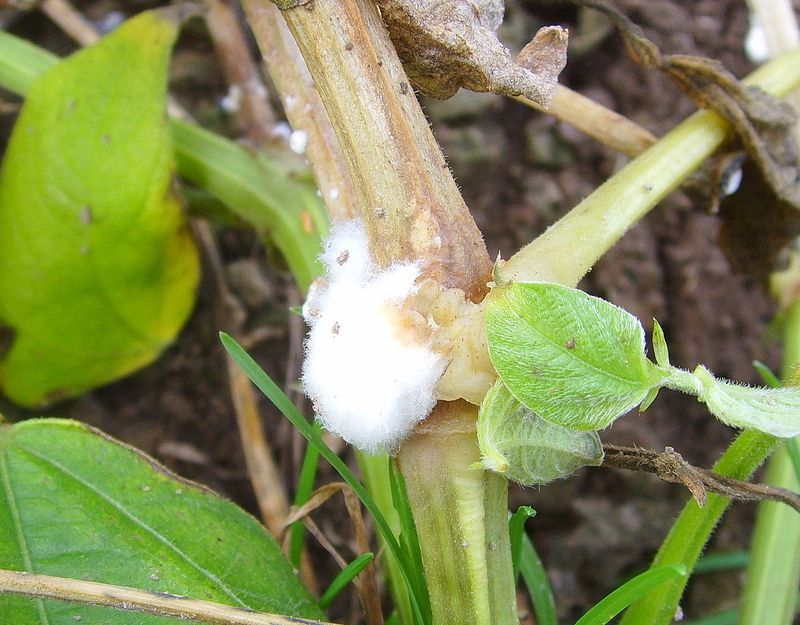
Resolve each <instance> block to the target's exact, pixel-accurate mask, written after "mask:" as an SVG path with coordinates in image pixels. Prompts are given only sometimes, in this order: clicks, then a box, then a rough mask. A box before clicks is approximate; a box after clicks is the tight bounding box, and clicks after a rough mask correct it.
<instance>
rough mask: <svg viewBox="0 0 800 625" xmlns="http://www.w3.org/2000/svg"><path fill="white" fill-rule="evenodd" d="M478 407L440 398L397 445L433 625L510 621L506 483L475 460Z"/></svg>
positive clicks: (504, 624) (512, 600) (503, 624)
mask: <svg viewBox="0 0 800 625" xmlns="http://www.w3.org/2000/svg"><path fill="white" fill-rule="evenodd" d="M476 419H477V408H476V407H475V406H472V405H470V404H467V403H466V402H447V403H445V402H442V403H440V404H439V406H438V407H437V409H436V410H435V411H434V414H432V415H431V416H430V417H428V419H427V420H426V421H425V422H424V423H423V425H422V426H421V427H420V428H418V431H417V433H416V435H415V436H414V437H413V438H412V439H411V440H409V441H408V442H407V443H406V444H404V445H403V447H402V448H401V450H400V454H399V455H398V464H399V466H400V469H401V471H402V473H403V476H404V477H405V480H406V489H407V491H408V498H409V501H410V503H411V509H412V511H413V515H414V523H415V524H416V527H417V535H418V537H419V543H420V548H421V550H422V562H423V566H424V569H425V577H426V580H427V583H428V590H429V593H430V599H431V609H432V612H433V622H434V623H435V624H436V625H463V624H464V623H474V624H476V625H516V624H517V623H518V620H517V615H516V595H515V591H514V586H515V584H514V579H513V572H512V568H511V549H510V541H509V535H508V485H507V482H506V480H505V479H503V478H502V477H499V476H497V475H495V474H494V473H492V472H490V471H480V470H475V469H472V468H471V466H472V465H473V463H475V462H478V461H479V460H480V452H479V450H478V444H477V440H476V435H475V421H476Z"/></svg>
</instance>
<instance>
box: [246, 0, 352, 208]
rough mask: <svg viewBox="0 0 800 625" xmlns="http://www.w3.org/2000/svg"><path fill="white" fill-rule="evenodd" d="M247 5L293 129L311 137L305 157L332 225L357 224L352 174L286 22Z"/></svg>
mask: <svg viewBox="0 0 800 625" xmlns="http://www.w3.org/2000/svg"><path fill="white" fill-rule="evenodd" d="M242 5H243V7H244V10H245V12H246V13H247V20H248V22H249V23H250V27H251V28H252V30H253V33H254V34H255V36H256V39H257V41H258V46H259V48H260V50H261V54H262V56H263V58H264V62H265V63H266V66H267V70H268V72H269V75H270V77H271V78H272V81H273V83H274V84H275V89H276V90H277V92H278V94H279V95H280V97H281V102H283V106H284V112H285V114H286V117H287V119H288V120H289V123H290V124H291V125H292V127H293V128H295V129H296V130H301V131H303V132H305V133H306V136H307V138H308V145H307V147H306V150H305V153H306V155H307V156H308V160H309V162H310V163H311V168H312V169H313V171H314V177H315V178H316V181H317V186H318V188H319V190H320V193H321V194H322V198H323V200H324V202H325V206H326V207H327V209H328V215H329V216H330V218H331V220H332V221H343V220H346V219H352V217H353V216H354V215H355V208H356V194H355V187H354V186H353V182H352V178H351V177H350V172H349V171H348V170H347V166H346V165H345V162H344V156H343V155H342V151H341V148H340V147H339V141H338V140H337V138H336V135H335V134H334V132H333V128H332V127H331V123H330V120H329V119H328V114H327V112H326V111H325V107H324V106H323V105H322V101H321V100H320V97H319V93H318V92H317V89H316V87H315V86H314V80H313V79H312V78H311V75H310V74H309V73H308V68H307V67H306V64H305V61H304V60H303V57H302V55H301V54H300V50H299V49H298V47H297V44H296V43H295V41H294V38H293V37H292V34H291V33H290V32H289V29H288V27H287V26H286V22H285V21H284V19H283V17H282V16H281V13H280V11H279V10H278V9H277V8H276V7H275V6H274V5H273V4H272V3H271V2H264V1H263V0H243V2H242Z"/></svg>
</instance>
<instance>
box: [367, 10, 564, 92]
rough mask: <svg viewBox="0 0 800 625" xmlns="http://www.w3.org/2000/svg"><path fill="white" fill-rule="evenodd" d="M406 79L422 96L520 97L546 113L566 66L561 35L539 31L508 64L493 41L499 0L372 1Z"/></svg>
mask: <svg viewBox="0 0 800 625" xmlns="http://www.w3.org/2000/svg"><path fill="white" fill-rule="evenodd" d="M378 5H379V6H380V9H381V15H382V16H383V21H384V23H385V24H386V27H387V28H388V30H389V35H390V36H391V38H392V42H393V43H394V45H395V47H396V48H397V52H398V54H399V55H400V58H401V60H402V61H403V65H404V67H405V70H406V73H407V74H408V76H409V78H410V79H411V81H412V82H413V83H414V85H415V86H416V87H417V88H418V89H419V90H420V91H421V92H422V93H423V94H425V95H427V96H429V97H432V98H437V99H441V100H444V99H446V98H449V97H450V96H452V95H453V94H455V92H456V91H458V89H459V88H461V87H465V88H466V89H471V90H472V91H480V92H491V93H498V94H507V95H523V96H525V97H527V98H529V99H531V100H533V101H534V102H536V103H537V104H539V105H540V106H543V107H546V106H547V104H548V103H549V102H550V100H551V99H552V97H553V93H554V91H555V86H556V78H557V76H558V74H559V72H560V71H561V70H562V69H563V68H564V65H565V64H566V58H567V57H566V55H567V31H566V30H564V29H563V28H560V27H557V26H551V27H546V28H542V29H540V30H539V32H537V33H536V36H535V37H534V38H533V41H531V42H530V43H529V44H528V45H527V46H525V48H524V49H523V50H522V52H521V53H520V55H519V57H517V59H516V60H514V59H513V58H512V57H511V53H510V52H509V51H508V49H507V48H506V47H505V46H504V45H503V44H502V43H500V41H499V40H498V39H497V29H498V28H499V26H500V24H501V23H502V21H503V13H504V4H503V0H378Z"/></svg>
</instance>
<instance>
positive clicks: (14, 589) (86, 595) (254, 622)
mask: <svg viewBox="0 0 800 625" xmlns="http://www.w3.org/2000/svg"><path fill="white" fill-rule="evenodd" d="M5 593H10V594H16V595H24V596H28V597H39V598H43V599H57V600H60V601H71V602H74V603H82V604H88V605H94V606H103V607H109V608H116V609H117V610H126V611H129V612H145V613H148V614H155V615H158V616H168V617H174V618H178V619H180V620H182V621H184V620H185V621H192V622H195V623H204V624H207V625H333V624H331V623H324V622H322V621H314V620H310V619H301V618H295V617H288V616H281V615H278V614H264V613H258V612H252V611H250V610H242V609H240V608H234V607H231V606H227V605H222V604H219V603H212V602H210V601H200V600H197V599H187V598H186V597H178V596H175V595H168V594H165V593H161V592H148V591H146V590H138V589H136V588H127V587H125V586H113V585H111V584H100V583H97V582H87V581H83V580H78V579H68V578H64V577H52V576H50V575H34V574H32V573H18V572H16V571H4V570H0V594H5Z"/></svg>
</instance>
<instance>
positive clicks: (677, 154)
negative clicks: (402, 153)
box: [503, 49, 800, 286]
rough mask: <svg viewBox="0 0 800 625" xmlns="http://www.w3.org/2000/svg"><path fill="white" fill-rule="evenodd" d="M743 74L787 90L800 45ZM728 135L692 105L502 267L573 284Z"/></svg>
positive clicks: (508, 274)
mask: <svg viewBox="0 0 800 625" xmlns="http://www.w3.org/2000/svg"><path fill="white" fill-rule="evenodd" d="M745 82H747V83H748V84H752V85H757V86H759V87H761V88H762V89H764V90H765V91H768V92H769V93H771V94H773V95H776V96H779V97H782V96H785V95H786V94H787V93H790V92H791V91H793V90H794V89H796V88H797V87H798V86H800V49H798V50H794V51H792V52H789V53H787V54H784V55H783V56H781V57H778V58H776V59H775V60H773V61H770V62H769V63H767V64H765V65H763V66H762V67H761V68H759V69H758V70H757V71H756V72H754V73H753V74H751V75H750V77H749V78H748V79H746V81H745ZM729 136H730V125H729V124H728V123H727V122H726V121H725V120H723V119H722V118H721V117H719V115H717V114H716V113H712V112H710V111H700V112H698V113H695V114H694V115H692V116H691V117H689V118H688V119H687V120H686V121H684V122H683V123H681V124H680V125H678V126H676V127H675V128H674V129H673V130H672V131H670V132H669V133H667V134H666V135H664V137H663V138H661V139H660V140H659V141H658V142H656V143H655V144H654V145H653V146H652V147H650V148H649V149H647V150H645V151H644V152H642V153H641V154H640V155H639V156H637V157H636V158H635V159H633V160H632V161H631V162H630V163H628V165H626V166H625V167H624V168H622V169H621V170H620V171H619V172H617V173H616V174H615V175H614V176H612V177H611V178H609V179H608V180H607V181H606V182H605V183H604V184H603V185H601V186H600V187H598V188H597V189H596V190H595V191H594V192H593V193H592V194H591V195H589V196H588V197H587V198H586V199H585V200H584V201H583V202H581V203H580V204H578V205H577V206H576V207H575V208H574V209H572V210H571V211H570V212H569V213H567V214H566V215H565V216H564V217H562V218H561V219H560V220H559V221H558V222H556V223H555V224H554V225H553V226H552V227H551V228H550V229H549V230H547V231H546V232H545V233H544V234H542V235H541V236H540V237H538V238H537V239H536V240H534V241H533V242H532V243H530V244H529V245H527V246H526V247H524V248H522V249H521V250H520V251H519V252H517V253H516V254H515V255H514V256H512V257H511V258H510V259H509V260H508V262H507V263H506V265H505V266H504V267H503V277H504V278H505V279H508V280H519V281H534V280H547V281H550V282H559V283H561V284H566V285H568V286H574V285H576V284H577V283H578V281H579V280H580V279H581V278H582V277H583V276H584V275H585V274H586V272H587V271H589V270H590V269H591V268H592V266H593V265H594V263H595V262H596V261H597V260H598V259H599V258H600V257H601V256H602V255H603V254H604V253H605V252H606V251H608V250H609V249H610V248H611V247H612V246H613V245H614V244H615V243H616V242H617V241H618V240H619V239H620V238H622V236H623V235H624V234H625V233H626V232H627V231H628V230H629V229H630V228H631V227H632V226H633V225H634V224H635V223H636V222H637V221H639V220H640V219H641V218H642V217H643V216H644V215H646V214H647V213H648V212H649V211H650V210H651V209H652V208H653V207H655V206H656V204H658V203H659V202H660V201H661V200H662V199H664V198H665V197H666V196H667V195H669V193H671V192H672V191H673V190H674V189H675V188H676V187H678V185H680V184H681V183H682V182H683V181H684V180H685V179H686V178H687V177H688V176H689V175H690V174H691V173H692V172H694V171H695V170H696V169H697V168H698V167H699V166H700V165H701V164H702V163H703V161H705V160H706V159H707V158H708V157H709V156H711V154H712V153H713V152H714V151H715V150H716V149H717V148H719V147H720V146H721V145H722V144H723V143H724V142H725V141H726V140H727V139H728V137H729Z"/></svg>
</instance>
